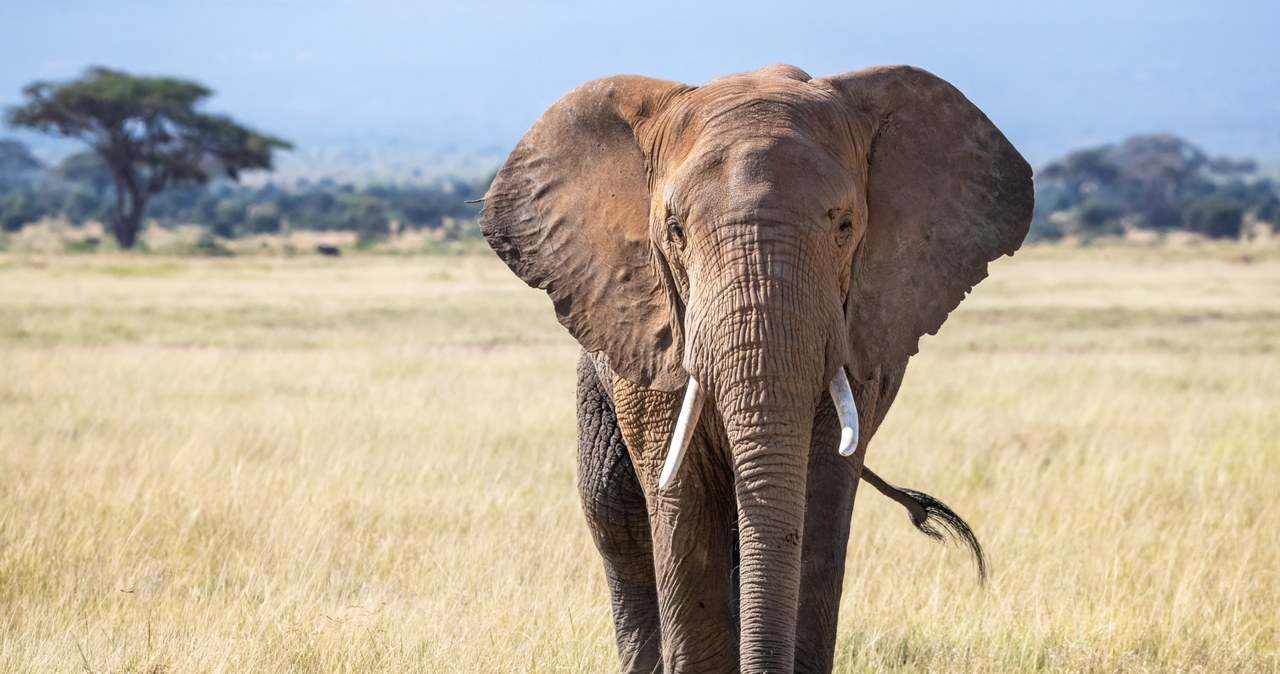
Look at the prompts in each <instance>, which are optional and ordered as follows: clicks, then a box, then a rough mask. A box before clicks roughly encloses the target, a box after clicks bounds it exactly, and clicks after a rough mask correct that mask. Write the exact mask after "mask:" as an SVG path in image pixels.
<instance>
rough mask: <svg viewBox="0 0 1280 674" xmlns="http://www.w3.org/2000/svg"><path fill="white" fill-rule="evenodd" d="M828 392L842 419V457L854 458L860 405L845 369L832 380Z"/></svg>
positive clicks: (856, 446)
mask: <svg viewBox="0 0 1280 674" xmlns="http://www.w3.org/2000/svg"><path fill="white" fill-rule="evenodd" d="M827 390H828V391H830V392H831V401H832V402H834V403H835V404H836V414H837V415H839V417H840V456H852V455H853V451H854V450H855V449H857V448H858V403H856V402H854V400H853V389H851V388H849V377H848V376H847V375H845V373H844V368H843V367H842V368H840V371H839V372H837V373H836V376H835V377H833V378H832V379H831V386H830V387H828V388H827Z"/></svg>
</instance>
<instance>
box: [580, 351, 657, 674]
mask: <svg viewBox="0 0 1280 674" xmlns="http://www.w3.org/2000/svg"><path fill="white" fill-rule="evenodd" d="M578 495H579V496H580V497H581V499H582V510H583V512H584V513H585V514H586V516H587V527H588V528H589V529H590V530H591V537H592V539H593V540H594V541H595V544H596V549H597V550H599V551H600V556H601V557H603V558H604V573H605V579H606V581H607V582H608V583H609V594H610V598H611V600H612V608H613V622H614V632H615V636H616V637H617V642H618V657H619V658H620V659H621V661H622V671H623V672H625V673H628V674H632V673H634V674H652V673H653V672H661V671H662V643H661V633H660V630H659V623H658V594H657V586H656V582H655V581H654V573H653V542H652V540H651V539H650V536H649V516H648V512H647V509H646V507H645V500H644V492H643V491H641V489H640V483H639V482H638V481H637V480H636V474H635V471H634V469H633V468H632V465H631V458H630V456H629V455H628V454H627V447H626V445H625V444H623V442H622V433H621V431H620V430H619V428H618V420H617V417H616V416H615V415H614V411H613V402H612V401H611V399H610V397H609V395H608V393H607V392H606V391H605V389H604V386H603V384H601V382H600V380H599V377H598V375H597V371H596V369H595V367H594V365H593V364H592V362H591V360H590V359H589V357H587V356H586V355H585V354H583V356H582V358H581V359H580V360H579V362H578Z"/></svg>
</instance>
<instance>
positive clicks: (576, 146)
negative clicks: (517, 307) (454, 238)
mask: <svg viewBox="0 0 1280 674" xmlns="http://www.w3.org/2000/svg"><path fill="white" fill-rule="evenodd" d="M688 88H689V87H686V86H685V85H681V84H676V83H674V82H663V81H660V80H653V79H649V78H645V77H636V76H619V77H609V78H605V79H600V80H595V81H592V82H588V83H587V84H584V85H582V86H580V87H578V88H577V89H574V90H573V91H572V92H570V93H569V94H568V95H566V96H565V97H564V98H561V99H560V100H559V101H556V103H555V104H553V105H552V106H551V107H550V108H549V109H547V111H546V112H545V113H543V114H542V117H540V118H539V119H538V121H537V122H535V123H534V125H533V127H532V128H530V129H529V132H528V133H526V134H525V135H524V137H523V138H521V139H520V142H519V143H518V144H517V145H516V148H515V149H514V150H512V152H511V155H510V156H509V157H508V158H507V161H506V163H504V164H503V165H502V168H501V169H499V170H498V174H497V177H496V178H494V181H493V185H492V186H490V187H489V191H488V193H487V194H486V195H485V199H484V208H483V210H482V211H481V213H480V229H481V230H482V231H483V232H484V236H485V239H486V240H488V242H489V245H490V246H491V247H492V248H493V249H494V251H496V252H497V253H498V256H499V257H501V258H502V259H503V261H504V262H506V263H507V266H508V267H510V268H511V270H512V271H514V272H515V273H516V276H519V277H520V278H521V279H523V280H524V282H525V283H528V284H529V285H530V286H533V287H535V288H541V289H542V290H545V291H546V292H547V295H549V296H550V297H551V301H552V303H553V304H554V305H555V310H556V316H557V318H559V319H560V323H561V324H562V325H564V327H566V328H568V330H569V333H570V334H572V335H573V336H574V337H575V338H576V339H577V340H578V342H579V343H580V344H581V345H582V347H583V348H584V349H586V350H587V351H588V352H596V351H603V352H604V353H605V354H607V355H608V356H609V362H610V364H611V366H612V367H613V369H614V371H615V372H616V373H617V374H618V375H620V376H622V377H624V378H626V379H627V380H629V381H632V382H634V383H636V384H640V385H642V386H646V387H649V388H655V389H661V390H667V391H671V390H676V389H679V388H680V387H681V386H683V385H684V383H685V380H686V378H687V375H686V374H685V372H684V370H683V368H681V366H680V361H681V353H680V351H681V348H682V347H681V344H680V340H681V335H680V332H679V326H678V325H676V322H675V319H674V312H673V309H672V303H671V299H670V297H669V291H668V290H667V287H666V283H665V281H664V278H663V274H662V271H661V269H660V267H659V266H658V264H657V257H656V253H654V251H652V250H651V244H650V239H649V183H648V173H647V170H646V163H645V157H644V154H643V153H642V152H641V149H640V145H639V144H638V143H637V141H636V136H635V129H636V127H637V126H638V125H640V124H642V123H643V122H644V121H645V120H646V119H648V118H649V117H652V116H653V115H654V114H656V113H657V112H658V111H659V110H661V109H662V107H663V106H664V105H665V104H666V103H667V102H668V101H669V100H671V98H672V97H674V96H676V95H678V94H679V93H681V92H683V91H686V90H688Z"/></svg>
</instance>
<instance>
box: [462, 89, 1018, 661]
mask: <svg viewBox="0 0 1280 674" xmlns="http://www.w3.org/2000/svg"><path fill="white" fill-rule="evenodd" d="M1031 205H1032V189H1031V171H1030V168H1029V167H1028V166H1027V164H1026V162H1025V161H1024V160H1023V159H1022V157H1021V156H1020V155H1019V154H1018V153H1017V151H1016V150H1015V149H1014V148H1013V146H1012V145H1010V144H1009V142H1008V141H1007V140H1006V139H1005V138H1004V136H1003V135H1002V134H1001V133H1000V132H999V130H998V129H996V128H995V126H994V125H992V124H991V122H990V121H989V120H988V119H987V118H986V116H985V115H983V114H982V112H981V111H979V110H978V109H977V108H976V107H975V106H973V104H972V103H970V102H969V101H968V100H967V99H965V98H964V96H963V95H961V94H960V93H959V92H958V91H956V90H955V89H954V88H953V87H951V86H950V85H948V84H947V83H945V82H943V81H942V80H940V79H938V78H936V77H934V76H933V75H930V74H929V73H926V72H924V71H921V70H918V69H914V68H908V67H886V68H872V69H867V70H861V71H854V72H850V73H845V74H842V75H836V76H831V77H826V78H818V79H813V78H810V77H809V76H808V75H807V74H805V73H804V72H802V71H800V70H798V69H796V68H792V67H789V66H774V67H770V68H765V69H762V70H758V71H755V72H751V73H744V74H739V75H732V76H728V77H724V78H721V79H718V80H715V81H712V82H710V83H708V84H706V85H704V86H701V87H696V88H695V87H689V86H685V85H681V84H676V83H672V82H663V81H658V80H652V79H648V78H643V77H635V76H620V77H612V78H606V79H602V80H596V81H593V82H590V83H587V84H585V85H583V86H581V87H579V88H578V89H575V90H574V91H573V92H571V93H570V94H568V95H567V96H565V97H564V98H562V99H561V100H560V101H558V102H557V103H555V104H554V105H553V106H552V107H551V108H550V109H548V110H547V112H546V113H544V114H543V116H542V117H541V118H540V119H539V120H538V122H537V123H535V124H534V126H533V128H531V129H530V130H529V132H528V133H527V134H526V135H525V136H524V138H523V139H522V140H521V141H520V143H519V144H518V145H517V147H516V148H515V150H514V151H513V152H512V153H511V156H510V157H509V158H508V160H507V162H506V163H505V164H504V165H503V167H502V169H501V170H500V171H499V173H498V175H497V178H496V179H495V181H494V183H493V186H492V187H491V188H490V190H489V193H488V194H487V195H486V198H485V206H484V210H483V213H482V218H481V226H482V228H483V230H484V233H485V236H486V238H487V239H488V241H489V243H490V244H491V245H492V247H493V248H494V250H495V251H496V252H497V253H498V254H499V256H500V257H502V259H503V260H504V261H506V263H507V264H508V265H509V266H510V267H511V268H512V270H513V271H514V272H515V273H516V274H517V275H518V276H519V277H520V278H522V279H523V280H524V281H525V282H527V283H528V284H530V285H531V286H534V287H538V288H541V289H543V290H545V291H546V292H547V294H548V295H549V296H550V297H551V299H552V301H553V303H554V306H555V310H556V313H557V315H558V317H559V319H560V321H561V323H562V324H564V325H565V327H566V328H568V330H569V331H570V333H571V334H572V335H573V336H574V337H575V338H576V339H577V340H578V341H579V343H581V344H582V346H583V349H584V352H585V354H589V355H584V357H583V359H582V361H581V363H580V364H579V383H578V408H579V409H578V417H579V447H578V450H579V472H578V482H579V491H580V493H581V496H582V501H583V506H584V509H585V511H586V514H587V520H588V524H589V526H590V529H591V533H592V536H593V537H594V539H595V542H596V545H597V547H598V549H599V550H600V552H601V555H602V556H603V558H604V564H605V571H606V577H607V578H608V582H609V588H610V592H611V593H612V596H613V613H614V620H615V623H616V628H617V641H618V650H619V654H620V656H621V659H622V665H623V669H624V670H625V671H637V672H654V671H667V672H731V671H743V672H789V671H793V670H794V671H806V672H807V671H820V672H821V671H830V669H831V665H832V657H833V650H834V644H835V627H836V617H837V610H838V606H839V602H840V588H841V582H842V579H843V576H844V571H845V569H844V561H845V548H846V545H847V542H848V534H849V522H850V515H851V513H852V509H853V499H854V493H855V490H856V488H857V485H858V483H859V477H863V478H864V480H867V481H872V480H874V481H873V482H872V483H873V484H877V482H878V478H876V477H875V476H874V475H873V474H871V473H870V472H869V471H868V472H867V473H866V474H863V472H862V471H863V467H862V459H863V456H864V455H865V452H866V447H867V442H868V441H869V440H870V439H871V437H872V436H873V435H874V434H875V432H876V429H877V428H878V427H879V425H880V422H881V421H882V420H883V418H884V415H885V413H886V412H887V411H888V408H889V405H890V404H891V403H892V402H893V399H894V396H895V395H896V393H897V391H898V387H899V386H900V385H901V383H902V377H903V373H904V372H905V369H906V365H907V360H908V358H909V357H910V356H911V355H912V354H914V353H915V352H916V350H917V344H918V340H919V338H920V336H921V335H923V334H926V333H934V332H936V331H937V329H938V328H939V327H940V326H941V325H942V322H943V321H944V320H945V319H946V316H947V314H948V312H950V311H951V310H952V309H954V308H955V307H956V305H957V304H958V303H959V302H960V301H961V300H962V299H963V297H964V295H965V293H966V292H967V291H968V290H970V289H971V288H972V286H973V285H974V284H975V283H977V282H978V281H980V280H981V279H982V278H983V277H985V276H986V268H987V263H988V262H989V261H990V260H993V259H995V258H997V257H999V256H1000V255H1002V254H1012V253H1013V251H1014V250H1016V249H1017V248H1018V246H1019V245H1020V243H1021V241H1022V239H1023V237H1024V236H1025V234H1026V229H1027V225H1028V222H1029V220H1030V215H1031ZM846 372H847V373H848V376H849V378H850V381H851V383H852V387H853V391H854V396H855V399H856V400H857V404H858V409H859V418H860V422H861V427H862V433H861V437H860V439H859V444H858V446H857V451H856V452H855V454H854V456H852V457H850V458H843V457H840V456H839V455H838V454H837V452H836V447H837V445H838V443H839V425H838V422H837V419H836V415H835V413H834V411H833V407H832V404H831V401H830V398H829V397H828V396H827V394H826V390H827V386H828V383H829V382H830V381H831V380H832V377H833V376H835V375H837V374H842V375H843V374H844V373H846ZM690 376H692V377H694V378H696V379H697V380H698V381H699V382H700V383H701V384H702V385H703V387H704V388H705V390H706V391H707V396H708V397H707V403H706V406H705V408H704V410H703V413H702V416H701V419H700V421H699V424H698V426H697V429H696V432H695V435H694V438H693V442H692V444H691V445H690V448H689V453H688V458H687V459H686V460H685V462H684V465H683V466H682V468H681V469H680V471H679V473H678V474H677V477H676V479H675V481H674V482H673V483H672V484H671V485H669V486H668V487H667V488H665V489H662V490H659V489H658V486H657V485H658V475H659V472H660V471H661V468H662V463H663V460H664V458H665V456H666V453H667V447H668V444H669V443H670V440H671V434H672V430H673V427H674V425H675V419H676V416H677V413H678V410H679V407H680V402H681V398H682V395H681V394H682V391H683V389H684V387H685V385H686V382H687V380H688V378H689V377H690ZM880 484H883V483H880ZM878 488H880V487H878ZM885 492H886V493H887V494H890V495H891V496H894V497H895V498H899V497H903V498H899V501H900V502H902V503H903V504H904V505H907V506H908V507H909V508H910V509H911V510H912V516H913V520H915V521H916V523H917V524H918V525H924V513H925V511H926V510H928V514H929V515H930V516H932V515H934V514H937V513H943V515H942V517H943V520H944V522H943V524H944V525H946V524H948V522H947V521H945V520H949V519H951V518H952V517H954V514H953V513H951V514H950V515H947V513H950V511H949V510H946V509H945V506H941V504H939V503H937V502H936V501H933V500H932V499H930V498H929V497H927V496H925V495H922V494H919V493H918V492H909V491H904V490H894V489H893V488H891V487H890V488H887V489H886V490H885ZM895 494H896V495H895ZM930 503H932V504H933V506H937V507H936V508H935V507H933V506H930V505H928V504H930ZM956 522H959V525H957V526H960V527H961V528H963V529H964V531H963V532H962V533H967V528H964V527H963V522H962V521H960V520H959V518H954V520H953V521H951V522H949V524H951V525H955V523H956Z"/></svg>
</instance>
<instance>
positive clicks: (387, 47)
mask: <svg viewBox="0 0 1280 674" xmlns="http://www.w3.org/2000/svg"><path fill="white" fill-rule="evenodd" d="M0 2H3V4H4V9H3V12H2V13H0V16H2V17H3V18H2V20H0V105H5V104H12V103H15V102H17V101H18V100H19V96H20V94H19V90H20V88H21V87H22V86H23V85H24V84H26V83H27V82H29V81H31V80H34V79H54V80H58V79H66V78H69V77H73V76H76V75H78V74H80V73H81V72H82V71H83V70H84V69H85V68H86V67H87V66H89V65H91V64H102V65H107V66H111V67H116V68H122V69H125V70H129V71H135V72H141V73H150V74H172V75H179V76H184V77H190V78H192V79H196V80H198V81H200V82H203V83H205V84H206V85H208V86H210V87H211V88H213V89H214V90H216V91H217V96H216V97H215V98H214V99H213V100H212V101H211V104H210V105H209V108H210V109H213V110H219V111H224V112H229V113H231V114H233V115H234V116H236V117H238V118H240V119H242V120H244V121H246V122H249V123H252V124H254V125H256V126H259V127H260V128H262V129H263V130H265V131H269V132H273V133H277V134H280V135H283V136H285V137H288V138H290V139H292V140H295V141H296V142H298V143H299V144H300V145H302V146H304V147H305V146H307V145H313V146H341V145H344V144H345V145H357V144H369V145H378V144H382V145H391V146H399V147H402V148H416V147H428V146H436V147H441V146H449V145H453V146H455V147H456V148H460V149H462V150H464V151H468V152H469V151H473V150H487V151H488V152H490V153H496V152H505V151H506V150H507V149H509V147H510V146H511V145H512V144H513V143H514V141H515V140H516V139H517V138H518V137H519V135H520V134H521V133H522V132H523V131H524V130H525V129H526V128H527V127H528V125H529V124H530V123H531V122H532V121H533V120H534V119H535V118H536V117H537V115H538V114H539V113H540V112H541V111H542V110H543V109H544V108H545V107H546V106H547V105H549V104H550V103H551V102H552V101H553V100H555V99H556V98H557V97H559V96H560V95H561V94H563V93H565V92H566V91H568V90H569V89H570V88H572V87H573V86H575V85H577V84H579V83H581V82H583V81H585V80H588V79H591V78H594V77H599V76H603V75H611V74H616V73H622V72H629V73H639V74H645V75H651V76H656V77H662V78H666V79H674V80H680V81H684V82H688V83H692V84H697V83H701V82H704V81H706V80H708V79H711V78H714V77H716V76H719V75H722V74H726V73H730V72H736V71H742V70H750V69H753V68H756V67H759V66H763V65H767V64H770V63H776V62H787V63H793V64H795V65H798V66H800V67H801V68H804V69H805V70H807V71H809V72H810V73H811V74H814V75H821V74H827V73H832V72H839V71H844V70H851V69H854V68H859V67H863V66H867V65H873V64H880V63H911V64H915V65H919V66H923V67H925V68H928V69H929V70H932V71H933V72H935V73H937V74H938V75H941V76H942V77H944V78H946V79H948V80H950V81H951V82H952V83H954V84H955V85H956V86H958V87H959V88H960V89H961V90H962V91H964V92H965V93H966V94H967V95H968V96H969V97H970V98H971V99H972V100H973V101H974V102H976V103H977V104H978V105H979V106H980V107H982V108H983V109H984V110H985V111H986V112H987V113H988V115H989V116H990V117H991V118H992V119H993V120H995V122H996V123H997V125H999V126H1000V127H1001V128H1002V129H1004V130H1005V132H1006V134H1007V135H1009V136H1010V138H1011V139H1013V141H1014V142H1015V144H1017V145H1018V146H1019V147H1020V148H1022V149H1023V151H1024V154H1026V155H1027V156H1028V157H1029V158H1031V159H1032V160H1033V161H1035V162H1039V161H1043V160H1045V159H1048V158H1051V157H1053V156H1056V155H1058V154H1060V153H1062V152H1063V151H1065V150H1068V149H1071V148H1074V147H1079V146H1080V145H1082V144H1089V143H1101V142H1111V141H1119V140H1122V139H1124V138H1125V137H1127V136H1129V135H1132V134H1136V133H1141V132H1148V131H1173V132H1177V133H1181V134H1184V135H1186V136H1188V137H1189V138H1190V139H1191V140H1192V141H1194V142H1197V143H1199V144H1201V145H1203V146H1204V147H1205V148H1206V149H1207V150H1209V151H1210V152H1215V153H1230V154H1252V155H1261V156H1263V157H1265V158H1269V159H1271V160H1274V159H1276V158H1277V157H1280V2H1277V1H1276V0H1238V1H1234V2H1232V1H1224V2H1216V3H1210V2H1204V0H1197V1H1193V2H1184V1H1178V0H1163V1H1159V0H1136V1H1125V0H1106V1H1102V2H1098V1H1092V0H1091V1H1086V2H1037V1H1034V0H999V1H996V2H956V1H954V0H946V1H944V0H932V1H924V0H916V1H910V0H908V1H890V0H883V1H882V2H875V3H869V2H861V1H859V2H851V1H849V0H841V1H839V2H808V3H805V2H791V3H784V2H777V1H774V2H761V1H758V0H741V1H738V2H717V3H702V4H697V3H694V2H692V1H691V0H685V1H676V0H661V1H656V2H652V1H651V2H644V3H632V4H614V3H606V2H600V1H596V2H579V1H570V0H545V1H543V2H538V3H536V4H535V3H518V2H512V1H507V0H465V1H464V0H456V1H454V2H450V3H448V4H444V3H438V2H407V1H400V0H367V1H365V2H336V1H330V0H208V1H205V2H195V1H188V2H175V1H172V0H164V1H161V0H110V1H106V0H40V1H35V0H0ZM693 5H696V7H692V8H691V7H690V6H693Z"/></svg>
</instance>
